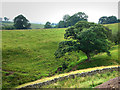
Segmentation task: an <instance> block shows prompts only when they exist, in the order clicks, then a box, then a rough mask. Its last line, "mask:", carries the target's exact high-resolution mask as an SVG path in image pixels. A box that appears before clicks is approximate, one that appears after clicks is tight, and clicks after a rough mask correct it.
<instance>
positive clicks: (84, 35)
mask: <svg viewBox="0 0 120 90" xmlns="http://www.w3.org/2000/svg"><path fill="white" fill-rule="evenodd" d="M109 32H110V31H109V30H108V29H105V28H104V27H103V26H102V25H100V24H95V23H91V22H87V21H79V22H78V23H76V24H75V25H74V26H72V27H70V28H68V29H67V30H66V33H65V34H64V38H65V39H66V41H62V42H60V43H59V47H58V49H57V50H56V52H55V56H56V58H60V57H62V56H64V55H65V54H66V53H67V52H72V51H77V52H79V51H82V52H84V53H85V54H86V56H87V60H90V58H91V54H97V53H100V52H107V54H108V55H110V52H109V49H110V42H109V41H108V39H107V38H108V33H109Z"/></svg>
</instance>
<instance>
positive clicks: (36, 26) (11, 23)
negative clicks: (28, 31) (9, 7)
mask: <svg viewBox="0 0 120 90" xmlns="http://www.w3.org/2000/svg"><path fill="white" fill-rule="evenodd" d="M2 24H3V25H13V24H14V23H13V22H2ZM31 28H32V29H41V28H44V25H43V24H35V23H31Z"/></svg>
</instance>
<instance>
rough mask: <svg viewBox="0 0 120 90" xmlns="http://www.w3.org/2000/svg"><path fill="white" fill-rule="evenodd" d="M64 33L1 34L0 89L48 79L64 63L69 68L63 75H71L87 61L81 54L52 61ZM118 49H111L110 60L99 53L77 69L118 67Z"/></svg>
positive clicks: (60, 31)
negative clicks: (0, 77)
mask: <svg viewBox="0 0 120 90" xmlns="http://www.w3.org/2000/svg"><path fill="white" fill-rule="evenodd" d="M64 33H65V29H37V30H35V29H33V30H11V31H3V32H2V50H3V51H2V56H3V57H2V58H3V60H2V69H3V87H7V88H9V87H16V86H18V85H21V84H23V83H26V82H30V81H34V80H37V79H40V78H43V77H46V76H51V75H53V74H55V71H56V70H57V68H58V67H61V64H62V63H63V62H64V61H65V62H66V63H67V64H68V66H67V69H66V70H65V71H64V72H68V71H70V70H71V69H72V68H73V67H74V66H76V65H77V64H79V63H81V62H82V61H84V60H85V59H86V58H87V57H86V56H85V55H84V54H83V53H82V52H80V53H77V54H76V53H74V52H73V53H72V54H71V55H70V56H65V57H63V58H61V59H55V57H54V52H55V51H56V49H57V47H58V44H59V42H60V41H63V40H64ZM117 47H118V46H115V47H113V48H112V49H111V54H112V56H111V57H110V56H107V55H106V53H101V54H99V55H96V56H94V57H93V58H92V61H91V62H89V63H88V62H85V63H82V64H80V65H78V66H77V67H76V69H84V68H90V67H96V66H103V65H104V66H108V65H116V64H118V63H119V62H120V61H119V60H118V48H117ZM77 55H78V56H79V58H78V57H77ZM61 73H63V72H61Z"/></svg>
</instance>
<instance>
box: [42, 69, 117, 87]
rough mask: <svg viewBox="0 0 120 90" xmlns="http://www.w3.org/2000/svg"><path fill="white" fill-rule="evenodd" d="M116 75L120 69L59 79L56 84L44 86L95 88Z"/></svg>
mask: <svg viewBox="0 0 120 90" xmlns="http://www.w3.org/2000/svg"><path fill="white" fill-rule="evenodd" d="M115 77H118V71H113V72H105V73H102V74H95V75H93V76H86V77H75V78H74V79H65V80H64V81H58V82H56V83H54V84H50V85H46V86H43V87H42V88H94V87H96V86H98V85H100V84H102V83H104V82H106V81H108V80H110V79H113V78H115Z"/></svg>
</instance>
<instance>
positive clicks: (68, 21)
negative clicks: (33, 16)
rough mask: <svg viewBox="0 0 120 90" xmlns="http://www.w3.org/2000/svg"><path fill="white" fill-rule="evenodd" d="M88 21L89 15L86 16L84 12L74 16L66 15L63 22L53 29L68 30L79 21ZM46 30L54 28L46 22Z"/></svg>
mask: <svg viewBox="0 0 120 90" xmlns="http://www.w3.org/2000/svg"><path fill="white" fill-rule="evenodd" d="M87 20H88V15H86V14H85V13H84V12H78V13H75V14H74V15H72V16H70V15H68V14H66V15H64V16H63V20H61V21H59V23H58V24H57V25H56V26H54V27H53V28H67V27H69V26H73V25H75V24H76V23H77V22H78V21H87ZM45 28H52V25H51V23H50V22H46V24H45Z"/></svg>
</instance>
